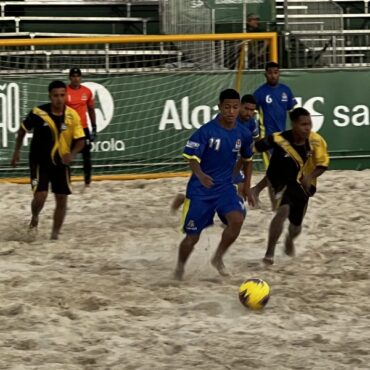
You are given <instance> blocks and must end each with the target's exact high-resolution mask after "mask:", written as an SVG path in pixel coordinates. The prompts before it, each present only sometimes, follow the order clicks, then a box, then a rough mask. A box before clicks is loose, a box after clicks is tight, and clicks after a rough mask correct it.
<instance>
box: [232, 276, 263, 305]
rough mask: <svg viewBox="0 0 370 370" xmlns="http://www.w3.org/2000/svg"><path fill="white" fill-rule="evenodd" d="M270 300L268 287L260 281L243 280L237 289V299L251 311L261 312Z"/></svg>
mask: <svg viewBox="0 0 370 370" xmlns="http://www.w3.org/2000/svg"><path fill="white" fill-rule="evenodd" d="M269 298H270V286H269V285H268V284H267V283H266V281H263V280H261V279H248V280H245V281H244V283H243V284H242V285H240V288H239V299H240V302H241V304H242V305H243V306H245V307H248V308H250V309H251V310H262V308H264V307H265V306H266V304H267V302H268V300H269Z"/></svg>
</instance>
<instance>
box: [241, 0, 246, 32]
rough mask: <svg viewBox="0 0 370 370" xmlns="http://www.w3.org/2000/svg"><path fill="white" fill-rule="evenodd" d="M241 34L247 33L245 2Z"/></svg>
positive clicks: (244, 3) (244, 4)
mask: <svg viewBox="0 0 370 370" xmlns="http://www.w3.org/2000/svg"><path fill="white" fill-rule="evenodd" d="M242 30H243V32H247V1H246V0H245V1H244V2H243V28H242Z"/></svg>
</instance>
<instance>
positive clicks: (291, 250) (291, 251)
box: [284, 235, 295, 257]
mask: <svg viewBox="0 0 370 370" xmlns="http://www.w3.org/2000/svg"><path fill="white" fill-rule="evenodd" d="M284 252H285V254H286V255H287V256H289V257H294V256H295V247H294V243H293V240H292V238H291V237H290V236H289V235H287V236H286V238H285V250H284Z"/></svg>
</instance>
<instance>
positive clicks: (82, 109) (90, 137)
mask: <svg viewBox="0 0 370 370" xmlns="http://www.w3.org/2000/svg"><path fill="white" fill-rule="evenodd" d="M81 76H82V73H81V70H80V69H79V68H71V70H70V71H69V80H70V81H71V83H70V84H69V85H68V87H67V97H66V104H67V105H68V106H69V107H71V108H73V109H74V110H75V111H77V113H78V115H79V116H80V118H81V123H82V127H83V130H84V132H85V138H86V141H85V146H84V149H83V150H82V157H83V170H84V180H85V185H86V186H89V185H90V183H91V168H92V165H91V153H90V151H91V142H93V141H94V140H95V139H96V117H95V109H94V97H93V93H92V91H91V90H90V89H89V88H87V87H86V86H83V85H81ZM87 114H89V118H90V122H91V128H92V131H91V132H90V130H89V126H88V123H87Z"/></svg>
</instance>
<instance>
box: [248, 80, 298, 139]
mask: <svg viewBox="0 0 370 370" xmlns="http://www.w3.org/2000/svg"><path fill="white" fill-rule="evenodd" d="M253 95H254V97H255V99H256V103H257V109H258V113H259V121H260V133H261V136H262V137H264V136H267V135H272V134H273V133H274V132H281V131H285V128H286V119H287V112H288V111H290V110H292V109H293V108H294V106H295V105H297V101H296V99H295V98H294V96H293V93H292V91H291V90H290V88H289V87H288V86H287V85H284V84H277V85H276V86H271V85H268V84H267V83H265V84H263V85H262V86H260V87H259V88H258V89H257V90H256V91H255V92H254V93H253Z"/></svg>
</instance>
